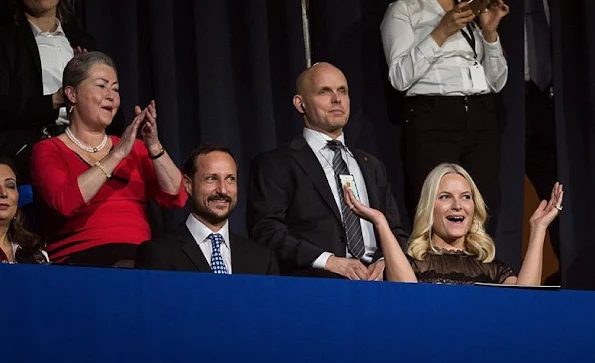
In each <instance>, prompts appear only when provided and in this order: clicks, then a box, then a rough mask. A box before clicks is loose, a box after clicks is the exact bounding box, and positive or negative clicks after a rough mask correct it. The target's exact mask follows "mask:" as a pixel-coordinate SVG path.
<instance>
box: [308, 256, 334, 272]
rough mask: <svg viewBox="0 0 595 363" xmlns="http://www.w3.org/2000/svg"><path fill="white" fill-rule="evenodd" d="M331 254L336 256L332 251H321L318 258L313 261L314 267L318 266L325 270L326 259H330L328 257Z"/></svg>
mask: <svg viewBox="0 0 595 363" xmlns="http://www.w3.org/2000/svg"><path fill="white" fill-rule="evenodd" d="M331 256H334V254H332V253H330V252H323V253H321V254H320V256H318V258H317V259H315V260H314V262H312V267H313V268H317V269H319V270H324V268H325V267H326V261H328V259H329V258H330V257H331Z"/></svg>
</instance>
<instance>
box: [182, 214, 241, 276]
mask: <svg viewBox="0 0 595 363" xmlns="http://www.w3.org/2000/svg"><path fill="white" fill-rule="evenodd" d="M186 227H188V230H189V231H190V234H192V237H194V240H195V241H196V243H197V244H198V247H200V250H201V251H202V254H203V255H204V256H205V259H206V260H207V262H208V263H209V266H210V265H211V255H212V254H213V245H212V242H211V240H210V239H209V238H208V237H209V235H210V234H211V233H219V234H220V235H221V236H222V237H223V243H221V246H220V250H221V257H223V262H224V263H225V268H226V269H227V273H228V274H231V246H230V245H229V222H228V221H226V222H225V225H223V227H221V229H220V230H219V231H218V232H214V231H211V230H210V229H209V227H207V226H205V225H204V224H203V223H202V222H201V221H199V220H198V219H196V218H195V217H194V215H192V214H190V215H189V216H188V218H186Z"/></svg>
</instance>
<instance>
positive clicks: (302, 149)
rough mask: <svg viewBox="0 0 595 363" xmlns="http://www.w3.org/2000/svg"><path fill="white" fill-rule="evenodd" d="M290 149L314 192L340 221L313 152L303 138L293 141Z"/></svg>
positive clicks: (331, 195)
mask: <svg viewBox="0 0 595 363" xmlns="http://www.w3.org/2000/svg"><path fill="white" fill-rule="evenodd" d="M290 148H291V151H292V155H293V157H294V159H295V161H296V162H297V163H298V164H299V165H300V166H301V167H302V169H304V171H305V172H306V174H308V176H309V177H310V179H311V180H312V183H314V186H315V187H316V190H318V193H320V195H321V196H322V199H324V201H325V202H326V204H328V206H329V208H330V209H331V210H332V211H333V214H334V215H335V217H337V219H338V220H339V221H341V214H339V209H338V208H337V203H336V202H335V198H334V197H333V193H332V191H331V188H330V186H329V184H328V181H327V179H326V175H325V174H324V170H322V167H321V166H320V163H319V162H318V159H317V158H316V155H314V152H313V151H312V149H311V148H310V146H309V145H308V144H307V143H306V140H305V139H304V138H303V137H300V138H298V139H295V140H293V141H292V142H291V145H290Z"/></svg>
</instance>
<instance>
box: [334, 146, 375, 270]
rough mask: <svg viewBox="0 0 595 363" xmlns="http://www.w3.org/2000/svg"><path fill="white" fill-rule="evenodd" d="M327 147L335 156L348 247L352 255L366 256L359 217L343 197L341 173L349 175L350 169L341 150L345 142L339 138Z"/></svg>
mask: <svg viewBox="0 0 595 363" xmlns="http://www.w3.org/2000/svg"><path fill="white" fill-rule="evenodd" d="M327 147H328V148H329V149H331V150H332V151H333V152H334V153H335V156H334V157H333V170H334V171H335V176H336V177H337V187H338V188H339V199H340V200H341V212H342V213H343V228H344V229H345V236H346V237H347V248H348V249H349V253H351V255H352V256H354V257H356V258H358V259H361V258H362V257H363V256H364V253H365V252H366V251H365V247H364V236H363V235H362V226H361V224H360V220H359V217H358V216H356V215H355V214H353V212H352V211H351V209H349V207H348V206H347V204H345V200H344V199H343V188H342V187H341V182H340V180H339V175H348V174H349V169H348V168H347V164H346V163H345V160H343V157H342V156H341V150H342V149H343V144H341V142H340V141H337V140H331V141H328V143H327Z"/></svg>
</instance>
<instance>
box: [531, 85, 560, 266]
mask: <svg viewBox="0 0 595 363" xmlns="http://www.w3.org/2000/svg"><path fill="white" fill-rule="evenodd" d="M525 120H526V121H525V122H526V123H525V125H526V128H525V172H526V174H527V177H528V178H529V179H530V180H531V183H532V184H533V186H534V187H535V191H536V192H537V195H538V196H539V198H540V199H542V200H543V199H545V200H549V198H550V195H551V192H552V187H553V185H554V183H555V182H556V180H557V177H558V163H557V148H556V125H555V119H554V99H553V95H550V91H549V89H546V90H541V89H539V87H537V86H536V85H535V83H533V82H531V81H529V82H526V83H525ZM559 229H560V227H559V222H558V218H556V219H554V221H553V222H552V224H550V227H549V233H550V241H551V242H552V247H553V249H554V252H555V253H556V256H557V257H558V260H560V232H559Z"/></svg>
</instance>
